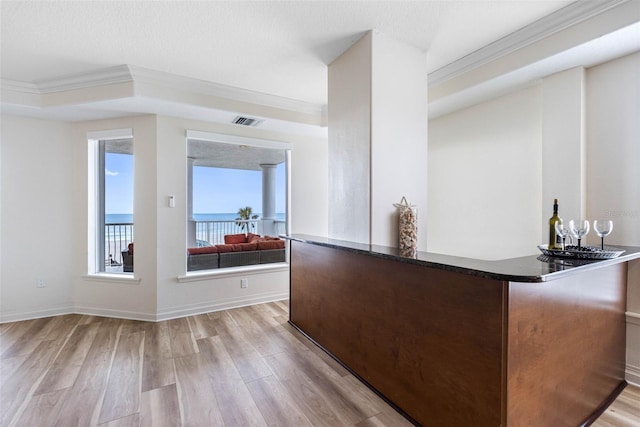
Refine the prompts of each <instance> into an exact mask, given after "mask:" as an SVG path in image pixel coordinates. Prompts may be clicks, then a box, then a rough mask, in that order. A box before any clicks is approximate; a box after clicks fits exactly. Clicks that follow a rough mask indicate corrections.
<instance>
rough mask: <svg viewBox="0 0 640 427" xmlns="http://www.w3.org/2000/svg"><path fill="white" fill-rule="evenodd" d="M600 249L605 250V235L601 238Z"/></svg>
mask: <svg viewBox="0 0 640 427" xmlns="http://www.w3.org/2000/svg"><path fill="white" fill-rule="evenodd" d="M600 249H602V250H603V251H604V236H603V237H601V238H600Z"/></svg>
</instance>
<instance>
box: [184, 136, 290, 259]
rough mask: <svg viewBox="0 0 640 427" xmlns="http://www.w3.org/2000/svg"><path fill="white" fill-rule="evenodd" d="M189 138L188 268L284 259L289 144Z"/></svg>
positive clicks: (225, 137)
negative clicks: (283, 236)
mask: <svg viewBox="0 0 640 427" xmlns="http://www.w3.org/2000/svg"><path fill="white" fill-rule="evenodd" d="M195 134H196V135H194V133H191V135H192V137H189V138H188V139H187V153H188V159H187V162H188V168H187V169H188V174H189V176H188V183H189V203H188V212H187V221H188V227H187V230H188V236H187V271H195V270H211V269H216V268H227V267H241V266H247V265H256V264H268V263H278V262H286V250H285V244H284V243H285V242H284V241H283V240H282V239H278V238H277V236H278V235H279V234H284V233H287V231H288V226H287V224H288V222H287V221H288V215H287V214H288V194H287V193H288V191H287V189H288V166H289V161H288V159H289V157H290V156H289V152H290V151H289V148H290V147H289V144H287V143H282V142H275V141H264V140H257V139H253V138H241V137H233V136H229V135H217V134H208V133H201V132H197V133H195Z"/></svg>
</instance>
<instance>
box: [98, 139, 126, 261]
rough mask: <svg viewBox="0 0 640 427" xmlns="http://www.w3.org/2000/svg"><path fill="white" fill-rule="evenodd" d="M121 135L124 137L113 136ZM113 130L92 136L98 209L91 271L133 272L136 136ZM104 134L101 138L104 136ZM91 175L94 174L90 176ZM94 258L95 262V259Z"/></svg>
mask: <svg viewBox="0 0 640 427" xmlns="http://www.w3.org/2000/svg"><path fill="white" fill-rule="evenodd" d="M119 134H122V136H121V137H118V136H114V135H119ZM130 134H131V132H130V131H129V132H123V131H121V132H120V133H118V132H114V133H110V134H107V135H95V136H94V138H97V139H93V138H90V143H91V144H92V145H93V147H92V148H93V149H92V150H90V152H91V154H92V157H93V159H92V162H91V163H92V164H93V168H91V173H92V174H93V180H91V179H90V181H93V183H94V188H93V189H92V190H93V191H91V196H92V197H93V199H94V202H95V205H94V206H95V208H94V210H93V212H92V213H91V214H90V216H92V217H93V220H91V218H90V224H95V226H94V231H95V238H94V239H91V238H90V242H91V243H90V246H92V247H90V253H92V254H94V257H93V260H90V269H89V270H90V272H98V273H133V240H134V234H133V231H134V221H133V138H132V137H131V135H130ZM101 136H102V137H101ZM90 178H91V177H90ZM92 261H93V262H92Z"/></svg>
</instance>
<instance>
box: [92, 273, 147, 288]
mask: <svg viewBox="0 0 640 427" xmlns="http://www.w3.org/2000/svg"><path fill="white" fill-rule="evenodd" d="M82 278H83V279H86V280H91V281H92V282H110V283H123V284H126V285H138V284H140V279H139V278H137V277H134V276H133V274H130V273H117V274H114V273H94V274H86V275H84V276H82Z"/></svg>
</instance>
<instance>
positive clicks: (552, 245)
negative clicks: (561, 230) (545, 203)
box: [549, 199, 562, 249]
mask: <svg viewBox="0 0 640 427" xmlns="http://www.w3.org/2000/svg"><path fill="white" fill-rule="evenodd" d="M558 221H560V217H559V216H558V199H553V216H552V217H551V218H549V249H562V237H560V236H558V233H556V222H558Z"/></svg>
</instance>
